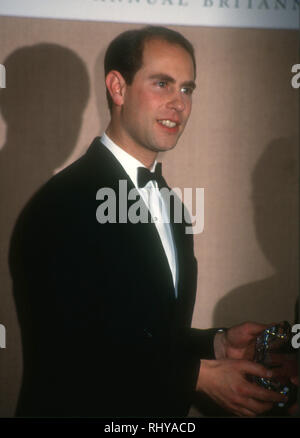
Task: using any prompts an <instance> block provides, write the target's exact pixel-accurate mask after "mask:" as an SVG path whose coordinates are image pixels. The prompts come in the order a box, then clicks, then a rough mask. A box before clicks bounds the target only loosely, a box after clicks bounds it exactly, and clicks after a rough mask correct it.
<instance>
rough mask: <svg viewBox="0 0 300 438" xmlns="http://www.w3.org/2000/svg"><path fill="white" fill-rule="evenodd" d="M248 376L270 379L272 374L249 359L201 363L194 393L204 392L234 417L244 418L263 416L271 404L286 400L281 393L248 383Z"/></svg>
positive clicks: (203, 361)
mask: <svg viewBox="0 0 300 438" xmlns="http://www.w3.org/2000/svg"><path fill="white" fill-rule="evenodd" d="M247 375H255V376H259V377H265V378H271V377H272V371H271V370H268V369H266V368H265V367H263V366H262V365H260V364H257V363H255V362H250V361H248V360H236V359H235V360H230V359H225V360H202V361H201V366H200V372H199V376H198V381H197V386H196V391H199V392H204V393H205V394H207V395H208V396H209V397H210V398H212V399H213V400H214V401H215V402H216V403H218V404H219V405H220V406H222V407H223V408H224V409H226V410H228V411H230V412H232V413H234V414H235V415H238V416H246V417H254V416H256V415H258V414H262V413H264V412H267V411H269V410H270V409H271V408H272V407H273V403H275V402H277V403H278V402H280V401H286V398H285V397H284V396H282V395H281V394H278V393H277V392H274V391H270V390H268V389H265V388H262V387H261V386H259V385H257V384H256V383H251V382H249V380H247Z"/></svg>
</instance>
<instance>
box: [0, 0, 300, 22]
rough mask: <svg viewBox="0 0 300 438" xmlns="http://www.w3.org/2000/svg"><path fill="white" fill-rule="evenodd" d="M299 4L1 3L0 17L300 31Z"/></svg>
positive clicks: (288, 0)
mask: <svg viewBox="0 0 300 438" xmlns="http://www.w3.org/2000/svg"><path fill="white" fill-rule="evenodd" d="M299 10H300V0H26V1H24V0H0V15H8V16H19V17H43V18H61V19H72V20H96V21H112V22H120V23H123V22H126V23H149V24H165V25H172V24H173V25H191V26H217V27H218V26H222V27H224V26H225V27H227V26H229V27H258V28H275V29H299Z"/></svg>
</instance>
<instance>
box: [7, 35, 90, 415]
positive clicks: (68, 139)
mask: <svg viewBox="0 0 300 438" xmlns="http://www.w3.org/2000/svg"><path fill="white" fill-rule="evenodd" d="M4 65H5V67H6V79H7V80H6V88H5V89H2V90H1V91H0V110H1V114H2V117H3V119H4V120H5V123H6V133H7V135H6V141H5V143H4V145H3V146H2V147H1V149H0V199H1V205H2V206H5V209H1V217H0V233H1V234H0V244H1V258H0V275H1V292H0V293H1V311H0V312H1V313H0V322H1V323H3V324H4V325H5V326H6V330H7V336H8V339H7V349H6V350H5V354H4V355H3V359H1V373H0V416H10V415H12V414H13V410H14V406H15V402H16V398H17V393H18V390H19V388H18V386H19V384H20V373H21V368H22V366H21V365H22V364H21V346H20V342H19V341H18V337H19V334H18V325H17V321H16V317H15V306H14V302H13V297H12V286H11V280H10V276H9V269H8V261H7V257H8V248H9V241H10V236H11V233H12V229H13V226H14V224H15V222H16V219H17V216H18V215H19V214H20V211H21V209H22V208H23V207H24V205H25V204H26V202H27V201H28V200H29V198H30V197H31V196H32V195H33V193H35V192H36V191H37V190H38V189H39V187H40V186H41V185H42V184H43V183H44V182H45V181H46V180H47V179H49V178H50V177H51V176H52V174H53V171H54V169H56V168H57V167H58V166H60V165H61V164H62V163H63V162H64V161H65V160H66V159H67V158H68V156H69V155H70V154H71V152H72V151H73V149H74V147H75V145H76V141H77V138H78V135H79V131H80V128H81V122H82V115H83V111H84V109H85V106H86V103H87V101H88V98H89V77H88V73H87V70H86V67H85V65H84V63H83V61H82V60H81V59H80V58H79V57H78V56H77V55H76V53H74V52H73V51H72V50H70V49H68V48H65V47H62V46H59V45H56V44H46V43H45V44H38V45H34V46H28V47H22V48H20V49H18V50H16V51H14V52H13V53H11V54H10V55H9V56H8V57H7V59H6V60H5V61H4Z"/></svg>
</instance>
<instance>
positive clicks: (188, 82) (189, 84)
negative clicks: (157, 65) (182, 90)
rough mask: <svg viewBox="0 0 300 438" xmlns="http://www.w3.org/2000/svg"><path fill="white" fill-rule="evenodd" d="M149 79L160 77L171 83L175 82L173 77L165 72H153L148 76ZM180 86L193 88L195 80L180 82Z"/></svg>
mask: <svg viewBox="0 0 300 438" xmlns="http://www.w3.org/2000/svg"><path fill="white" fill-rule="evenodd" d="M150 79H160V80H163V81H166V82H170V83H171V84H175V82H176V81H175V79H174V78H172V76H169V75H166V74H165V73H155V74H153V75H151V76H150ZM181 86H182V87H184V86H185V87H191V88H193V90H194V89H195V88H196V83H195V81H185V82H183V83H182V84H181Z"/></svg>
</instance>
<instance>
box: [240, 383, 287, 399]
mask: <svg viewBox="0 0 300 438" xmlns="http://www.w3.org/2000/svg"><path fill="white" fill-rule="evenodd" d="M244 394H245V395H246V396H247V397H248V398H252V399H255V400H258V401H261V402H269V403H279V402H286V401H287V397H286V396H285V395H283V394H280V393H279V392H276V391H272V390H270V389H266V388H263V387H261V386H260V385H258V384H256V383H250V382H247V385H245V388H244Z"/></svg>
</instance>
